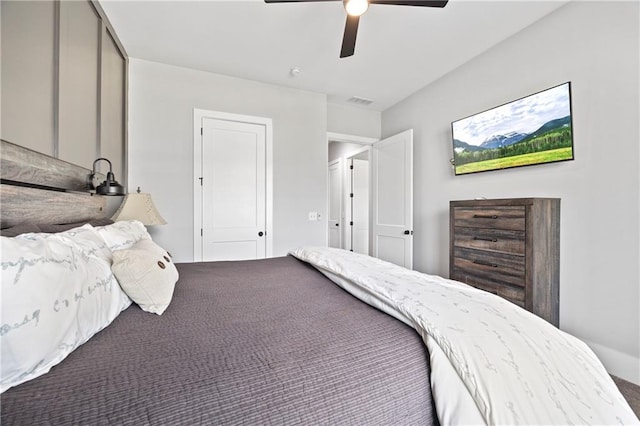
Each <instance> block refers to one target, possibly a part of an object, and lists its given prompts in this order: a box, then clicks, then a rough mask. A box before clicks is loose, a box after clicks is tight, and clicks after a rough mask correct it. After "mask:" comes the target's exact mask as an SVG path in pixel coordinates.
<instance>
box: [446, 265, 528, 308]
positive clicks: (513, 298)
mask: <svg viewBox="0 0 640 426" xmlns="http://www.w3.org/2000/svg"><path fill="white" fill-rule="evenodd" d="M457 279H458V280H459V281H463V282H465V283H467V284H469V285H471V286H473V287H475V288H479V289H481V290H484V291H488V292H489V293H493V294H496V295H498V296H500V297H502V298H504V299H507V300H508V301H510V302H513V303H515V304H516V305H518V306H520V307H521V308H525V290H524V288H521V287H513V286H510V285H506V284H501V283H497V282H495V281H491V280H486V279H483V278H481V277H476V276H474V275H465V274H464V273H462V274H461V275H460V277H459V278H457Z"/></svg>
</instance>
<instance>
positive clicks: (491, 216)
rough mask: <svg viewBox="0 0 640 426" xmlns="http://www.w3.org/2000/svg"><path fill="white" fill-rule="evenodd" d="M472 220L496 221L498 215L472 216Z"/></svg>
mask: <svg viewBox="0 0 640 426" xmlns="http://www.w3.org/2000/svg"><path fill="white" fill-rule="evenodd" d="M473 218H474V219H497V218H498V215H495V214H474V215H473Z"/></svg>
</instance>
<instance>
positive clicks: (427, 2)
mask: <svg viewBox="0 0 640 426" xmlns="http://www.w3.org/2000/svg"><path fill="white" fill-rule="evenodd" d="M265 1H266V0H265ZM448 2H449V0H369V3H370V4H393V5H396V6H424V7H445V6H446V5H447V3H448Z"/></svg>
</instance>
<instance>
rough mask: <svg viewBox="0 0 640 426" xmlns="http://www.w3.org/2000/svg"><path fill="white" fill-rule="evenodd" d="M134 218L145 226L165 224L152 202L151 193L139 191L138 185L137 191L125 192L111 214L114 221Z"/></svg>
mask: <svg viewBox="0 0 640 426" xmlns="http://www.w3.org/2000/svg"><path fill="white" fill-rule="evenodd" d="M134 219H135V220H139V221H140V222H142V224H143V225H146V226H148V225H166V224H167V221H165V220H164V219H163V218H162V216H160V213H159V212H158V210H157V209H156V206H155V205H154V204H153V200H152V199H151V194H147V193H141V192H140V187H138V191H137V193H131V194H127V195H126V196H125V197H124V201H122V204H121V205H120V207H119V208H118V210H116V212H115V213H114V215H113V216H111V220H113V221H114V222H117V221H119V220H134Z"/></svg>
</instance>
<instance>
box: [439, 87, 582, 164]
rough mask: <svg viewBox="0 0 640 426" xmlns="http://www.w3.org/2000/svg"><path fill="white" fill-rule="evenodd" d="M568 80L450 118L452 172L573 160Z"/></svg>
mask: <svg viewBox="0 0 640 426" xmlns="http://www.w3.org/2000/svg"><path fill="white" fill-rule="evenodd" d="M571 123H572V122H571V83H564V84H561V85H559V86H555V87H552V88H550V89H547V90H544V91H542V92H538V93H535V94H533V95H530V96H527V97H525V98H522V99H518V100H516V101H513V102H509V103H508V104H505V105H502V106H499V107H496V108H493V109H490V110H488V111H485V112H481V113H479V114H475V115H472V116H470V117H467V118H463V119H461V120H458V121H454V122H453V123H451V127H452V132H453V160H454V168H455V174H456V175H461V174H467V173H476V172H484V171H488V170H496V169H506V168H511V167H520V166H529V165H532V164H540V163H553V162H556V161H566V160H573V132H572V124H571Z"/></svg>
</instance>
